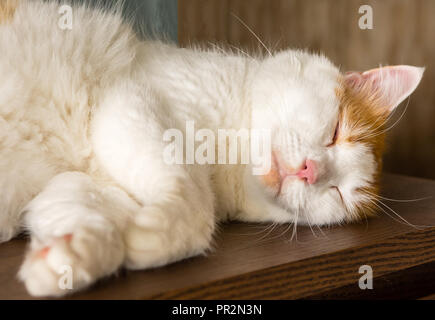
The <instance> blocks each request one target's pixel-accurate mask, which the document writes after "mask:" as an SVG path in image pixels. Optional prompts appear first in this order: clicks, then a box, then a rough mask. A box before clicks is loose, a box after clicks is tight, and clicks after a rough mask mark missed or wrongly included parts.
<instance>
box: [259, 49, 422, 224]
mask: <svg viewBox="0 0 435 320" xmlns="http://www.w3.org/2000/svg"><path fill="white" fill-rule="evenodd" d="M423 71H424V69H423V68H417V67H411V66H393V67H384V68H378V69H373V70H370V71H366V72H362V73H359V72H350V73H346V74H341V73H340V72H339V70H338V69H337V68H336V67H335V66H334V65H333V64H332V63H331V62H330V61H329V60H327V59H326V58H324V57H322V56H317V55H311V54H308V53H305V52H294V51H286V52H282V53H279V54H277V55H275V56H273V57H270V58H268V59H266V60H265V61H263V63H262V65H261V66H260V69H259V72H258V74H257V75H256V78H255V80H254V84H253V96H252V104H253V113H252V124H253V128H267V129H270V130H271V133H272V155H271V156H272V167H271V170H270V171H269V173H268V174H266V175H263V176H259V179H260V181H261V185H262V186H263V187H264V191H265V192H266V193H267V194H268V195H269V197H270V198H272V199H273V201H275V202H276V203H278V204H279V205H280V206H281V207H284V208H286V209H287V210H288V211H289V212H291V213H292V214H297V215H298V221H299V222H303V223H310V224H330V223H339V222H344V221H352V220H357V219H359V218H361V217H362V216H364V215H367V214H370V213H371V212H373V211H374V210H375V209H376V205H375V202H374V200H373V199H374V198H375V197H376V195H377V193H378V188H379V175H380V171H381V168H382V153H383V149H384V138H385V131H386V128H387V127H386V122H387V120H388V118H389V116H390V115H391V113H392V112H393V111H394V110H395V108H396V107H397V106H398V105H399V104H400V103H401V102H402V101H403V100H404V99H405V98H406V97H408V96H409V95H410V94H411V93H412V92H413V91H414V90H415V88H416V87H417V85H418V83H419V82H420V80H421V78H422V75H423Z"/></svg>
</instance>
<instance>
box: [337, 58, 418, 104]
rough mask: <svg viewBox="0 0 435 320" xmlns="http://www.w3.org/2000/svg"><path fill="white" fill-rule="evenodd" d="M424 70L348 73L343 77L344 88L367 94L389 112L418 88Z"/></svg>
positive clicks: (392, 68) (405, 68) (404, 68)
mask: <svg viewBox="0 0 435 320" xmlns="http://www.w3.org/2000/svg"><path fill="white" fill-rule="evenodd" d="M423 72H424V68H418V67H413V66H390V67H382V68H378V69H372V70H369V71H365V72H348V73H346V74H345V76H344V83H345V85H346V86H348V87H350V88H352V89H354V90H356V91H361V92H364V93H365V94H367V95H368V96H369V97H370V98H372V99H376V100H377V101H379V102H380V104H381V105H382V107H383V108H386V110H385V111H387V112H391V111H392V110H394V109H395V108H396V107H397V106H398V105H399V104H400V103H401V102H402V101H403V100H405V99H406V98H407V97H408V96H409V95H410V94H411V93H412V92H413V91H414V90H415V89H416V88H417V86H418V84H419V83H420V80H421V78H422V77H423Z"/></svg>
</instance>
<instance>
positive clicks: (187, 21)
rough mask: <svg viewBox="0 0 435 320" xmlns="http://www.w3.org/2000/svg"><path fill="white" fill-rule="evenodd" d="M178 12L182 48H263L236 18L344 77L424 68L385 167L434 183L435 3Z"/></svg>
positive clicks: (387, 0)
mask: <svg viewBox="0 0 435 320" xmlns="http://www.w3.org/2000/svg"><path fill="white" fill-rule="evenodd" d="M364 4H369V5H371V6H372V8H373V14H374V29H372V30H361V29H360V28H359V27H358V20H359V17H360V14H359V13H358V9H359V7H360V6H361V5H364ZM178 6H179V11H178V38H179V43H180V45H182V46H186V45H188V44H189V43H195V42H201V43H204V44H207V43H208V42H209V41H211V42H223V43H229V44H231V45H237V46H240V47H241V48H247V49H249V50H252V49H254V48H255V49H257V48H258V47H259V44H258V41H257V40H256V39H255V37H254V36H253V35H252V34H251V33H250V32H249V31H248V30H247V29H246V27H244V26H243V25H242V24H241V23H240V22H239V21H237V19H236V18H234V17H233V16H232V14H231V13H233V14H235V15H236V16H237V17H239V18H240V19H242V20H243V21H244V22H245V23H246V24H247V25H248V26H249V27H250V28H251V29H252V30H253V31H255V33H257V34H258V36H259V37H260V38H261V39H262V40H263V41H264V42H265V43H266V44H267V45H268V46H270V47H271V48H276V49H279V48H284V47H289V46H290V47H294V48H308V49H310V50H312V51H321V52H323V53H325V54H326V55H327V56H328V57H329V58H330V59H331V60H332V61H334V62H335V63H336V64H337V65H339V66H340V67H341V68H342V70H344V71H345V70H365V69H370V68H373V67H377V66H379V65H380V64H382V65H387V64H411V65H417V66H425V67H426V68H427V69H426V73H425V76H424V78H423V81H422V83H421V84H420V87H419V88H418V89H417V90H416V91H415V93H414V94H413V95H412V97H411V99H410V102H409V107H408V111H407V112H406V114H405V115H404V117H403V119H402V120H401V121H400V123H398V124H397V125H396V126H395V127H394V128H393V129H392V130H391V131H390V135H389V137H388V140H389V148H388V152H387V154H386V156H385V167H386V170H388V171H391V172H397V173H403V174H409V175H415V176H422V177H428V178H435V86H434V82H435V1H434V0H377V1H373V0H364V1H356V0H179V4H178ZM405 104H406V103H404V104H402V106H401V108H400V109H399V110H398V111H399V113H400V111H402V110H403V109H404V107H405Z"/></svg>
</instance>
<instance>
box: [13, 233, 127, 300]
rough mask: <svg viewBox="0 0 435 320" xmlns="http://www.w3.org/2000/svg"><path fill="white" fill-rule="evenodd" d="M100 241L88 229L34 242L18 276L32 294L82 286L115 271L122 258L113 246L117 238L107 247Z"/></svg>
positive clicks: (55, 293)
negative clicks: (42, 241)
mask: <svg viewBox="0 0 435 320" xmlns="http://www.w3.org/2000/svg"><path fill="white" fill-rule="evenodd" d="M100 242H101V243H100ZM103 244H107V243H105V242H104V241H102V239H100V238H99V237H96V236H95V235H93V234H92V233H91V231H82V232H76V233H74V234H66V235H64V236H62V237H57V238H52V239H51V240H50V241H49V242H46V243H45V244H44V245H42V244H37V245H33V248H31V249H30V250H29V252H28V253H27V255H26V258H25V260H24V263H23V265H22V266H21V268H20V271H19V273H18V277H19V278H20V279H21V280H22V281H23V282H24V284H25V286H26V288H27V290H28V292H29V293H30V294H31V295H33V296H63V295H66V294H69V293H72V292H75V291H77V290H80V289H83V288H85V287H87V286H89V285H90V284H92V283H93V282H95V281H96V280H97V279H98V278H100V277H102V276H105V275H107V274H110V273H112V272H114V271H115V270H116V268H117V267H118V266H119V264H120V263H121V261H122V259H123V258H124V256H123V250H115V248H114V247H116V242H114V244H112V246H111V247H109V248H106V249H104V246H103Z"/></svg>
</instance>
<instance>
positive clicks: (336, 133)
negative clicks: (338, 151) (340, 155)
mask: <svg viewBox="0 0 435 320" xmlns="http://www.w3.org/2000/svg"><path fill="white" fill-rule="evenodd" d="M339 126H340V121H337V125H336V126H335V130H334V135H333V136H332V141H331V143H329V144H328V145H327V147H332V146H334V145H335V143H336V142H337V138H338V129H339Z"/></svg>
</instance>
